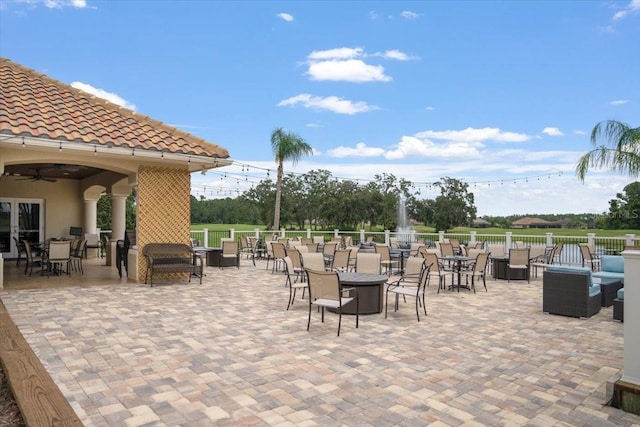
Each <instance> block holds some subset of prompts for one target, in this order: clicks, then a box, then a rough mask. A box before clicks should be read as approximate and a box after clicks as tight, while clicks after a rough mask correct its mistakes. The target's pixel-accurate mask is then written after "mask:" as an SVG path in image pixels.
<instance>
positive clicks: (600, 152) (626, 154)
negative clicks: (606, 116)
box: [576, 120, 640, 181]
mask: <svg viewBox="0 0 640 427" xmlns="http://www.w3.org/2000/svg"><path fill="white" fill-rule="evenodd" d="M599 138H605V139H607V140H609V142H611V144H612V145H613V147H607V146H606V145H601V146H599V147H598V146H596V144H597V140H598V139H599ZM591 143H592V144H593V145H594V147H596V148H594V149H593V150H591V151H589V152H588V153H586V154H584V155H583V156H582V157H580V160H578V164H577V165H576V174H577V175H578V178H579V179H580V180H581V181H584V178H585V175H586V174H587V171H588V170H589V168H590V167H596V168H602V167H609V168H611V169H613V170H614V171H618V172H621V173H625V172H627V173H628V174H629V176H631V177H636V176H638V175H640V128H632V127H630V126H629V125H628V124H626V123H623V122H620V121H617V120H607V121H604V122H600V123H598V124H597V125H596V126H595V127H594V128H593V130H592V131H591Z"/></svg>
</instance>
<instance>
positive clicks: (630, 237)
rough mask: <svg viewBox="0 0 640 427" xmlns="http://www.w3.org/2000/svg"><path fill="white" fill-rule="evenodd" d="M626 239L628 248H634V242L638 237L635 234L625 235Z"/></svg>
mask: <svg viewBox="0 0 640 427" xmlns="http://www.w3.org/2000/svg"><path fill="white" fill-rule="evenodd" d="M624 237H625V239H626V245H627V246H633V245H634V244H633V242H634V240H635V239H636V235H635V234H625V235H624Z"/></svg>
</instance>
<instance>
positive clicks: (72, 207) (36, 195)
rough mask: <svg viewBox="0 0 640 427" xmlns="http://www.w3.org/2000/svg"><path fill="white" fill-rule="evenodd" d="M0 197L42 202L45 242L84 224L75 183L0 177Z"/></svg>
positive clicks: (60, 180) (61, 180)
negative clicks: (72, 227) (70, 228)
mask: <svg viewBox="0 0 640 427" xmlns="http://www.w3.org/2000/svg"><path fill="white" fill-rule="evenodd" d="M0 197H8V198H28V199H42V200H44V213H45V222H44V225H45V230H44V232H45V235H44V238H45V239H49V238H51V237H62V236H68V235H69V227H70V226H80V227H82V226H83V224H84V202H83V199H82V194H81V192H80V182H79V181H76V180H69V179H59V180H58V181H57V182H55V183H53V182H44V181H28V180H26V181H23V180H19V179H18V178H17V177H13V176H3V177H2V181H1V182H0Z"/></svg>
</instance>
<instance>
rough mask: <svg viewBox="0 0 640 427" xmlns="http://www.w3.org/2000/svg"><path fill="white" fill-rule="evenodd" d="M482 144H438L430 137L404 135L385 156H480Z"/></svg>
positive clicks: (463, 157)
mask: <svg viewBox="0 0 640 427" xmlns="http://www.w3.org/2000/svg"><path fill="white" fill-rule="evenodd" d="M482 146H483V145H482V144H470V143H467V142H452V143H447V144H439V145H438V144H435V143H433V142H432V141H430V140H428V139H420V138H417V137H415V136H403V137H402V139H401V140H400V142H399V143H398V145H397V148H396V149H395V150H389V151H386V152H385V153H384V157H385V158H386V159H389V160H398V159H406V158H415V157H425V158H458V159H470V158H477V157H480V152H479V151H478V148H479V147H482Z"/></svg>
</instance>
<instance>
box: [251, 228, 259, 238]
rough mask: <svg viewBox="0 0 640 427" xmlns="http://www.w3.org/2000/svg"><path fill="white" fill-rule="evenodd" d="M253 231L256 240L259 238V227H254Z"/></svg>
mask: <svg viewBox="0 0 640 427" xmlns="http://www.w3.org/2000/svg"><path fill="white" fill-rule="evenodd" d="M253 231H254V232H255V233H256V240H260V229H259V228H255V229H254V230H253Z"/></svg>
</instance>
